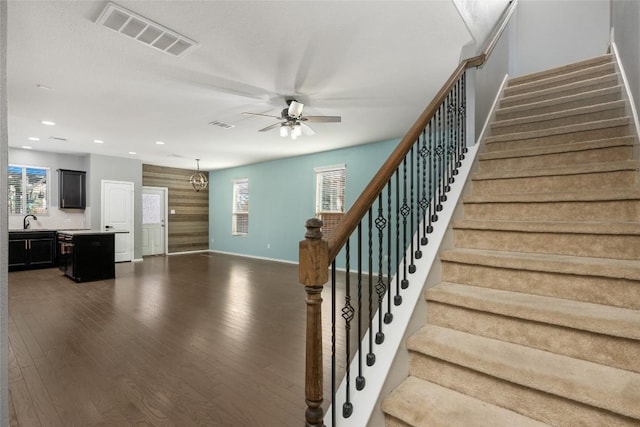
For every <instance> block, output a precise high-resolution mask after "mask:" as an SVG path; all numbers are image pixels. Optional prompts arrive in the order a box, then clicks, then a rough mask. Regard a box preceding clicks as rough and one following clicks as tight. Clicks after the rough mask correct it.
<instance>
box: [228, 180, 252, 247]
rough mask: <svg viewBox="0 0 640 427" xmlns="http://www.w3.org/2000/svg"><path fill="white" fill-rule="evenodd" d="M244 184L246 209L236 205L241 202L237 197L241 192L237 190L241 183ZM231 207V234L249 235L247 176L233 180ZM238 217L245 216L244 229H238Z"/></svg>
mask: <svg viewBox="0 0 640 427" xmlns="http://www.w3.org/2000/svg"><path fill="white" fill-rule="evenodd" d="M243 184H244V185H246V198H247V203H246V205H247V209H246V210H238V209H237V207H238V205H239V204H241V203H240V202H241V201H240V200H239V199H238V197H239V196H240V194H241V193H239V192H238V190H239V189H240V188H241V186H242V185H243ZM232 202H233V203H232V207H231V235H232V236H245V237H246V236H248V235H249V178H238V179H234V180H233V200H232ZM240 217H246V219H245V221H244V223H245V224H246V230H239V228H240V227H238V225H239V224H240V223H241V222H240V221H239V218H240Z"/></svg>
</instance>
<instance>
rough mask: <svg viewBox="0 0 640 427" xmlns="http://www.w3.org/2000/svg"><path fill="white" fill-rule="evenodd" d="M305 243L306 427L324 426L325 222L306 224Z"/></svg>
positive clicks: (301, 276)
mask: <svg viewBox="0 0 640 427" xmlns="http://www.w3.org/2000/svg"><path fill="white" fill-rule="evenodd" d="M305 227H307V232H306V234H305V235H304V237H305V240H302V241H300V264H299V267H298V268H299V276H298V280H299V281H300V283H301V284H303V285H304V286H305V290H306V292H307V298H306V301H307V352H306V371H305V401H306V402H307V410H306V411H305V426H306V427H323V426H324V422H323V419H324V414H323V410H322V400H323V396H324V392H323V389H322V382H323V373H322V288H323V286H324V284H325V283H327V281H328V280H329V246H328V244H327V241H326V240H322V232H321V231H320V228H321V227H322V221H320V220H319V219H318V218H311V219H309V220H307V222H306V223H305Z"/></svg>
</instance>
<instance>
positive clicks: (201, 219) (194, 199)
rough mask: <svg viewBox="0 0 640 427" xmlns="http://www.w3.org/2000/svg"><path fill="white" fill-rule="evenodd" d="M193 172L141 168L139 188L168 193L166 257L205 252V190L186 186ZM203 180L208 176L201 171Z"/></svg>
mask: <svg viewBox="0 0 640 427" xmlns="http://www.w3.org/2000/svg"><path fill="white" fill-rule="evenodd" d="M193 173H194V170H193V169H177V168H168V167H164V166H154V165H145V164H143V165H142V185H145V186H150V187H167V188H168V189H169V191H168V193H169V196H168V198H169V200H168V204H169V212H171V209H174V210H175V211H176V213H175V214H174V215H171V214H169V224H168V225H169V253H173V252H185V251H197V250H204V249H209V190H208V189H207V190H204V191H200V192H196V191H194V190H193V188H192V187H191V184H189V177H190V176H191V175H192V174H193ZM202 173H204V174H205V175H207V178H208V177H209V176H208V175H209V174H208V173H207V172H205V171H203V172H202Z"/></svg>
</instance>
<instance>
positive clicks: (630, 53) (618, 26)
mask: <svg viewBox="0 0 640 427" xmlns="http://www.w3.org/2000/svg"><path fill="white" fill-rule="evenodd" d="M612 7H613V17H612V23H613V27H614V41H615V43H616V46H617V47H618V53H619V54H620V59H621V61H622V66H623V67H624V71H625V74H626V76H627V79H628V81H629V86H630V88H631V93H632V94H633V100H634V103H635V106H636V110H640V47H639V46H640V2H639V1H638V0H613V2H612Z"/></svg>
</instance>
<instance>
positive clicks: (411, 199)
mask: <svg viewBox="0 0 640 427" xmlns="http://www.w3.org/2000/svg"><path fill="white" fill-rule="evenodd" d="M414 146H415V143H414V145H412V146H411V150H410V151H409V154H408V156H409V180H410V184H409V188H410V193H409V196H410V197H409V205H408V206H409V213H408V215H409V220H410V221H409V240H410V242H411V250H410V251H409V253H410V254H411V263H410V264H409V274H413V273H415V272H416V265H415V263H414V258H413V257H414V240H415V239H414V238H413V234H414V232H415V228H414V227H415V224H414V223H413V210H414V209H415V201H414V190H413V186H414V174H413V169H414V168H415V164H414V162H413V152H414V151H415V150H414ZM416 210H417V209H416Z"/></svg>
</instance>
